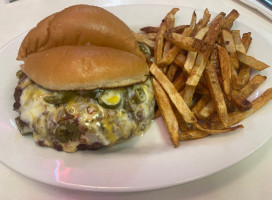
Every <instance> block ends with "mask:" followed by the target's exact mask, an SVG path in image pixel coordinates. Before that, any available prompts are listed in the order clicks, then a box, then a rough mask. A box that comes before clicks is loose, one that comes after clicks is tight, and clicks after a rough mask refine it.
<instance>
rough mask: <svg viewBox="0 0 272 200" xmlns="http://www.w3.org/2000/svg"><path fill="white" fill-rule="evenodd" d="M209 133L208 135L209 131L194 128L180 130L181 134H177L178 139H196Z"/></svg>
mask: <svg viewBox="0 0 272 200" xmlns="http://www.w3.org/2000/svg"><path fill="white" fill-rule="evenodd" d="M209 135H210V133H208V132H204V131H200V130H198V129H194V130H189V131H185V132H182V133H181V134H179V140H180V141H187V140H196V139H201V138H204V137H207V136H209Z"/></svg>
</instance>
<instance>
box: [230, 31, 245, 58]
mask: <svg viewBox="0 0 272 200" xmlns="http://www.w3.org/2000/svg"><path fill="white" fill-rule="evenodd" d="M231 33H232V36H233V40H234V43H235V48H236V51H240V52H242V53H246V49H245V47H244V45H243V43H242V39H241V36H240V30H232V31H231Z"/></svg>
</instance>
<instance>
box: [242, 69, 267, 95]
mask: <svg viewBox="0 0 272 200" xmlns="http://www.w3.org/2000/svg"><path fill="white" fill-rule="evenodd" d="M266 78H267V77H266V76H261V75H259V74H257V75H256V76H254V77H253V78H252V79H251V80H250V81H249V82H248V84H246V85H245V87H243V88H242V89H241V90H240V94H242V95H243V96H244V97H245V98H247V97H248V96H249V95H250V94H252V92H254V91H255V90H256V89H257V88H258V87H259V86H260V85H261V84H262V83H263V82H264V81H265V80H266Z"/></svg>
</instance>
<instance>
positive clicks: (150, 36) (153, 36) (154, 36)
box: [143, 33, 157, 41]
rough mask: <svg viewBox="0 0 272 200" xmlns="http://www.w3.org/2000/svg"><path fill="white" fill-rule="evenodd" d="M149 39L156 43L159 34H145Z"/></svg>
mask: <svg viewBox="0 0 272 200" xmlns="http://www.w3.org/2000/svg"><path fill="white" fill-rule="evenodd" d="M143 35H144V36H145V37H146V38H147V39H149V40H152V41H155V40H156V37H157V33H145V34H143Z"/></svg>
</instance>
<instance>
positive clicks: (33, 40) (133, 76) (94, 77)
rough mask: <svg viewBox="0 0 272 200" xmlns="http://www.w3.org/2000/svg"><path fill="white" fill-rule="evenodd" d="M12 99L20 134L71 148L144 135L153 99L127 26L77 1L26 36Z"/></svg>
mask: <svg viewBox="0 0 272 200" xmlns="http://www.w3.org/2000/svg"><path fill="white" fill-rule="evenodd" d="M17 59H18V60H20V61H23V64H22V65H21V66H20V67H21V70H19V71H18V72H17V74H16V75H17V77H18V79H19V81H18V85H17V87H16V88H15V92H14V99H15V103H14V105H13V107H14V110H15V111H17V112H18V113H19V116H18V117H17V118H16V123H17V125H18V128H19V130H20V132H21V133H22V134H28V133H31V134H33V138H34V141H35V143H36V144H38V145H40V146H47V147H52V148H54V149H56V150H59V151H65V152H75V151H77V150H86V149H87V150H93V149H98V148H100V147H106V146H112V145H114V144H116V143H119V142H121V141H123V140H126V139H128V138H130V137H132V136H135V135H141V134H142V133H144V132H145V131H146V130H147V129H148V127H149V125H150V123H151V120H152V119H153V116H154V106H155V99H154V94H153V89H152V84H151V81H150V80H149V68H148V65H147V64H146V62H145V56H144V55H143V53H142V52H141V51H140V49H139V46H138V44H137V42H136V40H135V38H134V36H133V34H132V31H131V30H130V29H129V28H128V26H127V25H126V24H125V23H124V22H122V21H121V20H120V19H119V18H117V17H116V16H114V15H113V14H112V13H110V12H108V11H106V10H105V9H103V8H99V7H96V6H89V5H76V6H72V7H69V8H66V9H64V10H63V11H61V12H58V13H55V14H52V15H50V16H48V17H47V18H45V19H44V20H42V21H41V22H40V23H38V24H37V26H36V27H35V28H33V29H32V30H31V31H30V32H29V33H28V34H27V35H26V37H25V38H24V40H23V42H22V44H21V46H20V48H19V51H18V57H17Z"/></svg>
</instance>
